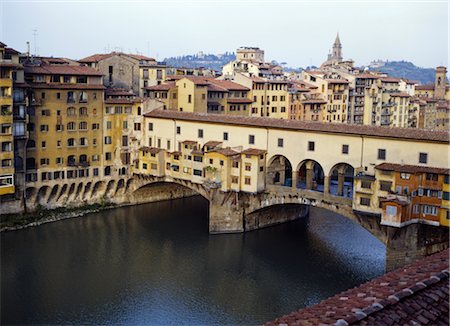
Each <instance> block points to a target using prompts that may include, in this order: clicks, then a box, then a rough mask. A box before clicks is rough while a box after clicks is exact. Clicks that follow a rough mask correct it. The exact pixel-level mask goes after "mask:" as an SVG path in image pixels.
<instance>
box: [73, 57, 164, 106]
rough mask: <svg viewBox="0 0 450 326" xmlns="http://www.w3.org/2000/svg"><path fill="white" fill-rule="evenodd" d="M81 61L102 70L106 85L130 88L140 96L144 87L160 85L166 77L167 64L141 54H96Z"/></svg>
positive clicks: (80, 61)
mask: <svg viewBox="0 0 450 326" xmlns="http://www.w3.org/2000/svg"><path fill="white" fill-rule="evenodd" d="M79 63H80V64H82V65H85V66H87V67H90V68H94V69H96V70H98V71H99V72H101V73H102V75H103V76H104V78H103V84H104V86H106V87H111V88H125V89H129V90H132V91H133V93H134V94H135V95H137V96H140V97H143V94H144V90H143V88H144V87H149V86H154V85H158V84H160V83H161V82H162V81H163V80H164V79H165V78H166V66H165V64H163V63H158V62H156V60H155V59H153V58H149V57H146V56H143V55H139V54H128V53H122V52H111V53H107V54H94V55H91V56H89V57H86V58H83V59H81V60H79Z"/></svg>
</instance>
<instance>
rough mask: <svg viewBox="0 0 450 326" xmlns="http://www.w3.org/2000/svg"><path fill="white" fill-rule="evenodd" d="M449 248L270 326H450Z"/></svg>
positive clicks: (294, 313) (290, 315)
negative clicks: (449, 324) (449, 325)
mask: <svg viewBox="0 0 450 326" xmlns="http://www.w3.org/2000/svg"><path fill="white" fill-rule="evenodd" d="M448 300H449V250H448V249H447V250H444V251H441V252H439V253H437V254H434V255H431V256H428V257H426V258H424V259H421V260H418V261H416V262H414V263H412V264H410V265H408V266H405V267H402V268H399V269H397V270H394V271H392V272H389V273H387V274H385V275H383V276H381V277H378V278H376V279H373V280H371V281H369V282H367V283H364V284H362V285H360V286H358V287H355V288H353V289H350V290H347V291H344V292H342V293H339V294H337V295H335V296H334V297H331V298H328V299H326V300H324V301H322V302H320V303H318V304H316V305H314V306H311V307H307V308H305V309H302V310H299V311H297V312H293V313H291V314H289V315H286V316H283V317H280V318H277V319H275V320H274V321H272V322H270V323H267V325H305V326H306V325H337V326H340V325H448V323H449V301H448Z"/></svg>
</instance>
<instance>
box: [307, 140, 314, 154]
mask: <svg viewBox="0 0 450 326" xmlns="http://www.w3.org/2000/svg"><path fill="white" fill-rule="evenodd" d="M314 149H315V142H313V141H309V142H308V151H310V152H314Z"/></svg>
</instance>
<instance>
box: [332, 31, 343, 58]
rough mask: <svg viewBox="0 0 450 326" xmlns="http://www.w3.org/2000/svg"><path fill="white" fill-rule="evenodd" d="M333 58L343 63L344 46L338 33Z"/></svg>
mask: <svg viewBox="0 0 450 326" xmlns="http://www.w3.org/2000/svg"><path fill="white" fill-rule="evenodd" d="M333 58H334V59H335V60H337V61H342V44H341V40H340V39H339V33H337V35H336V40H335V41H334V44H333Z"/></svg>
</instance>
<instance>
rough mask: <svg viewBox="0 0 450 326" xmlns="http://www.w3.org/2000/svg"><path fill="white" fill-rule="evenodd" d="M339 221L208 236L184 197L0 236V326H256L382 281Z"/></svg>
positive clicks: (194, 201)
mask: <svg viewBox="0 0 450 326" xmlns="http://www.w3.org/2000/svg"><path fill="white" fill-rule="evenodd" d="M384 260H385V247H384V246H383V244H382V243H381V242H379V241H378V240H377V239H375V238H374V237H373V236H371V235H370V234H369V233H368V232H367V231H366V230H364V229H363V228H362V227H360V226H359V225H357V224H355V223H353V222H351V221H350V220H348V219H346V218H345V217H342V216H339V215H336V214H333V213H331V212H328V211H325V210H321V209H317V208H313V209H311V212H310V216H309V218H305V219H301V220H297V221H294V222H289V223H285V224H281V225H278V226H273V227H269V228H265V229H261V230H257V231H252V232H249V233H246V234H223V235H209V234H208V204H207V202H206V200H204V199H203V198H201V197H192V198H186V199H179V200H173V201H166V202H160V203H153V204H145V205H139V206H133V207H122V208H117V209H113V210H107V211H103V212H100V213H95V214H89V215H86V216H84V217H80V218H75V219H69V220H63V221H59V222H55V223H50V224H45V225H41V226H39V227H33V228H28V229H24V230H19V231H13V232H5V233H2V234H1V323H2V324H32V323H33V324H36V323H37V324H129V325H143V324H158V325H161V324H164V325H169V324H177V325H179V324H189V325H192V324H202V325H205V324H207V325H212V324H257V323H262V322H265V321H269V320H272V319H274V318H276V317H278V316H281V315H284V314H287V313H289V312H291V311H294V310H297V309H300V308H302V307H305V306H308V305H311V304H314V303H317V302H319V301H321V300H323V299H325V298H327V297H329V296H332V295H334V294H336V293H338V292H341V291H343V290H346V289H348V288H351V287H354V286H356V285H358V284H360V283H362V282H364V281H367V280H369V279H371V278H374V277H376V276H379V275H381V274H383V272H384V266H385V262H384Z"/></svg>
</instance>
